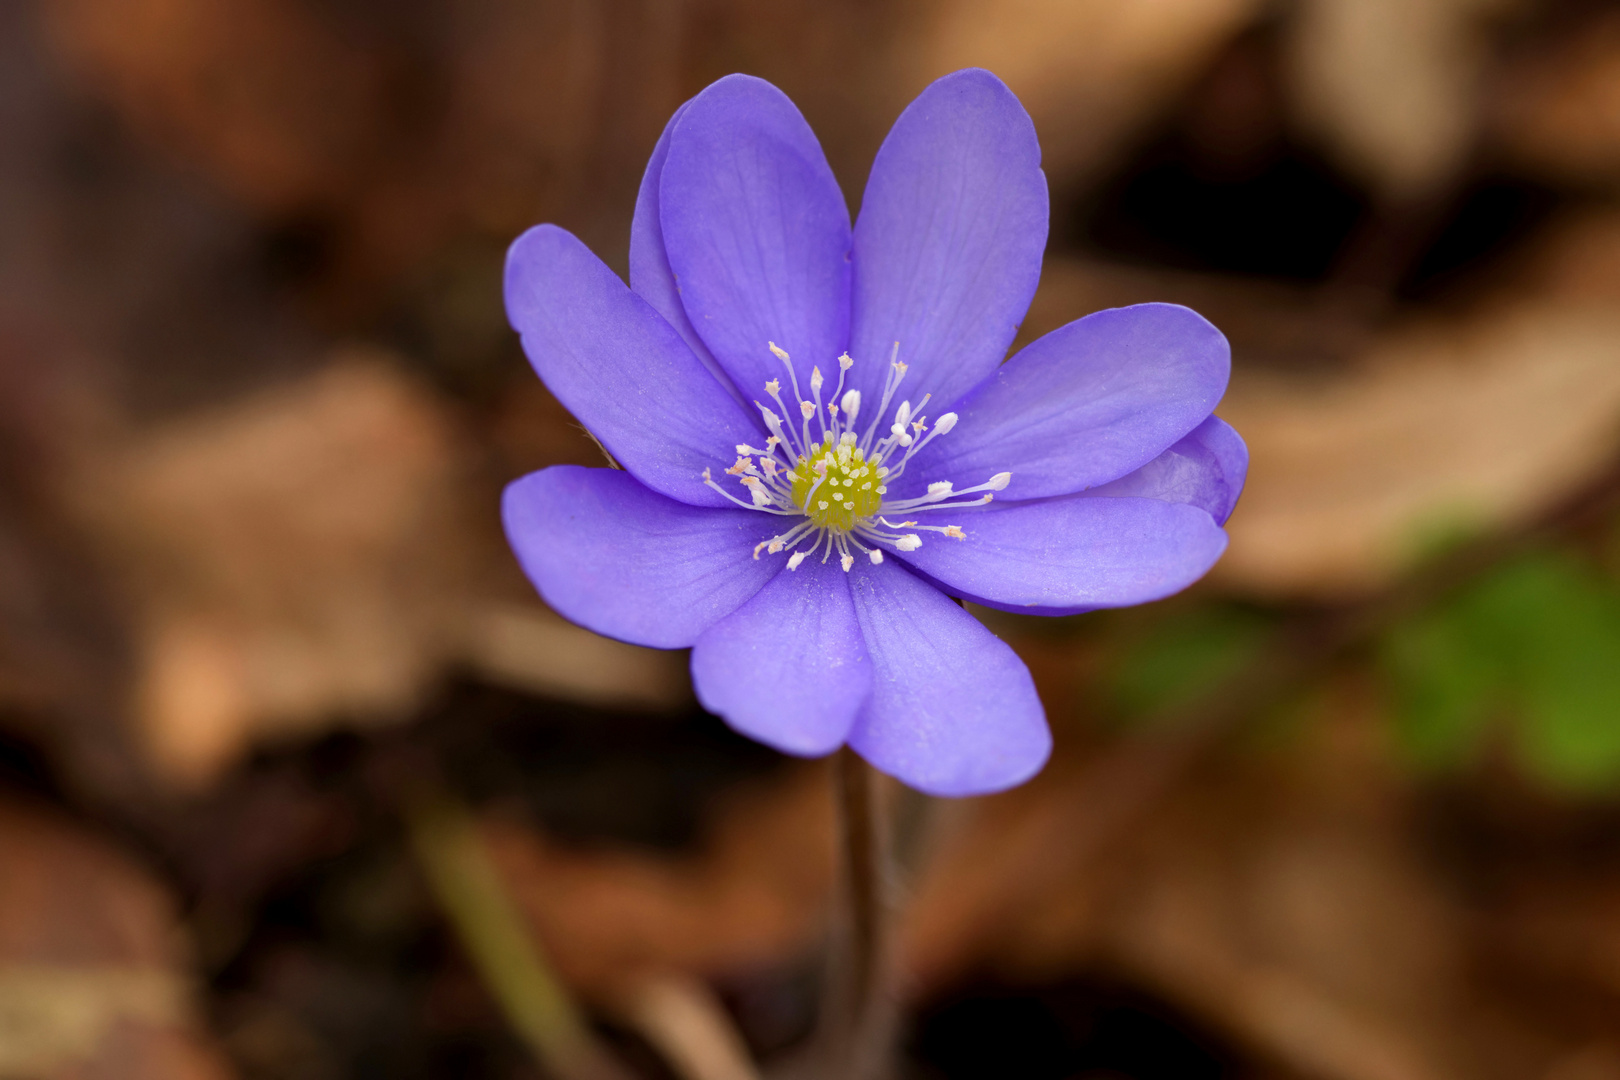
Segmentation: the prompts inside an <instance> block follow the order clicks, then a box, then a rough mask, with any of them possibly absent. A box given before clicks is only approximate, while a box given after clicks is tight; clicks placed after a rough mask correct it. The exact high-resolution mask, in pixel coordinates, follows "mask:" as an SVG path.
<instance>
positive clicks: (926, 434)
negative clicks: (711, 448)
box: [703, 342, 1012, 573]
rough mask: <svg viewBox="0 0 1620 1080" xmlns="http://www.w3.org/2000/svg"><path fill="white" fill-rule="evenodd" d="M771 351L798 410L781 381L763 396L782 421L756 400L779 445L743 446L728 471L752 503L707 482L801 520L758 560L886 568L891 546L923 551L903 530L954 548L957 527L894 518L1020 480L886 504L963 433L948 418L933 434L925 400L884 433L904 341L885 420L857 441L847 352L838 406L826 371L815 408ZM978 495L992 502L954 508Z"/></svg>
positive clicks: (771, 441) (815, 388)
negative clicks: (913, 469) (934, 446)
mask: <svg viewBox="0 0 1620 1080" xmlns="http://www.w3.org/2000/svg"><path fill="white" fill-rule="evenodd" d="M770 349H771V353H772V355H774V356H775V357H776V358H777V359H778V360H780V361H781V362H782V366H783V367H785V368H786V369H787V376H788V390H789V392H790V393H792V395H793V400H794V406H795V407H793V408H789V407H788V405H787V403H786V402H784V401H783V400H782V390H783V387H782V383H781V381H780V380H777V379H772V380H771V381H770V382H768V383H766V384H765V393H766V394H767V395H769V397H770V399H771V400H772V401H773V402H775V403H776V407H777V408H778V409H781V410H782V413H781V414H778V413H777V412H776V411H775V410H773V409H771V408H769V407H768V406H765V405H761V404H760V403H759V402H757V401H756V402H755V403H754V404H755V405H758V406H759V411H760V415H761V416H762V417H763V418H764V420H765V428H766V430H767V431H769V432H770V433H771V437H770V438H768V439H766V440H765V446H764V448H763V449H761V448H759V447H755V446H749V445H748V444H746V443H744V444H742V445H740V446H738V447H737V454H738V457H737V460H736V462H735V463H734V464H733V465H732V466H731V467H730V468H729V469H727V470H726V474H727V475H728V476H734V477H736V478H737V482H738V483H739V484H741V485H742V486H743V490H745V491H746V492H747V493H748V501H747V502H744V501H743V500H742V499H740V498H738V497H737V496H736V495H734V494H732V493H731V492H729V491H727V490H726V489H725V488H723V487H721V486H720V484H719V483H718V482H717V481H716V480H715V479H714V476H713V475H712V473H711V470H709V469H704V470H703V482H704V483H705V484H707V485H708V486H709V487H711V488H713V489H714V490H716V491H718V492H719V493H720V494H722V495H724V496H725V497H726V498H727V499H730V500H731V501H732V502H734V503H736V504H737V505H738V506H741V507H743V508H744V509H747V510H758V511H760V512H761V513H766V514H775V515H777V516H779V517H786V518H792V519H794V523H793V524H792V525H791V526H790V527H789V528H788V529H787V530H785V531H783V532H780V533H777V534H776V535H775V536H772V537H769V538H768V539H765V540H761V541H760V542H759V544H757V545H756V546H755V548H754V558H756V559H757V558H759V554H760V552H761V551H768V552H770V553H771V554H772V555H775V554H777V553H778V552H781V551H792V552H793V554H791V555H789V556H788V563H787V565H788V569H789V570H797V569H798V568H799V566H800V564H802V563H803V562H804V560H805V559H807V558H809V557H810V556H812V555H814V554H816V553H817V552H818V551H819V552H821V561H822V562H826V561H827V560H828V559H830V558H832V556H833V553H834V552H837V554H838V561H839V565H841V566H842V567H843V569H844V572H845V573H848V572H849V569H850V567H852V566H853V565H855V552H856V551H858V552H860V553H862V554H864V555H865V556H866V557H867V558H868V559H869V560H871V561H872V562H873V563H880V562H882V561H883V549H884V548H885V547H889V548H893V549H894V550H896V551H915V550H916V549H917V548H919V547H921V546H922V537H921V536H919V535H917V533H915V532H898V531H896V530H900V529H918V530H926V531H928V532H937V533H940V534H942V535H944V536H947V537H949V538H951V539H952V540H965V539H966V538H967V533H966V532H964V531H963V530H962V529H961V527H960V526H957V525H919V524H918V523H917V522H916V521H910V520H907V521H891V520H889V516H890V515H893V516H896V517H898V516H901V515H904V514H913V513H921V512H925V511H933V510H949V509H953V508H956V507H963V506H983V505H984V504H985V503H987V502H989V501H990V500H991V499H992V498H993V497H994V496H993V495H992V494H991V493H992V492H996V491H1000V490H1002V489H1003V488H1005V487H1006V486H1007V483H1008V481H1010V480H1011V479H1012V473H1006V472H1002V473H997V474H996V475H994V476H992V477H991V478H990V479H989V480H986V481H985V482H984V483H982V484H979V485H978V486H976V487H970V488H962V489H960V490H959V489H957V488H956V487H954V486H953V485H952V484H951V482H950V481H949V480H936V481H934V482H933V483H931V484H929V485H928V488H927V491H926V492H925V493H924V494H922V495H919V496H917V497H915V498H910V499H890V498H888V494H889V485H890V484H891V483H893V482H894V481H895V480H897V479H899V478H900V476H901V474H902V473H904V472H905V471H906V466H907V465H908V464H909V463H910V462H911V459H912V457H913V456H914V455H915V454H916V453H917V452H918V451H919V450H921V449H922V448H923V447H925V446H927V445H928V444H929V443H930V442H932V441H933V440H934V439H936V438H938V437H939V436H941V435H945V434H947V433H949V432H950V430H951V429H952V428H954V427H955V426H956V414H955V413H946V414H945V415H944V416H941V417H940V418H939V419H937V420H935V421H934V424H933V427H932V429H930V428H929V425H928V418H927V417H926V416H924V415H922V410H923V409H924V408H925V407H926V406H927V404H928V398H929V395H926V394H925V395H923V399H922V400H921V401H920V402H918V403H917V407H916V408H915V409H913V408H912V407H911V402H909V401H902V402H901V403H900V404H899V405H898V406H897V407H896V408H895V410H894V414H893V422H892V423H890V424H889V425H888V427H887V429H886V433H884V434H881V435H880V434H879V429H880V428H882V427H883V423H882V420H883V418H884V417H885V415H887V414H888V412H889V402H890V401H891V400H893V398H894V394H895V391H896V390H897V389H899V387H900V380H902V379H904V378H905V377H906V365H905V364H902V363H901V362H900V361H899V359H898V356H899V353H900V343H899V342H896V343H895V346H894V351H895V355H894V356H893V357H890V359H889V375H888V378H887V379H886V380H884V384H883V400H882V402H880V403H879V405H878V408H877V417H876V418H875V419H873V420H872V421H871V423H870V424H868V425H867V427H866V430H865V432H864V433H858V432H859V429H858V428H857V427H856V418H857V417H858V416H859V415H860V413H861V392H860V391H859V390H851V391H849V392H848V393H845V392H844V377H845V375H847V374H848V373H849V369H850V368H851V367H853V366H854V365H855V361H853V360H851V359H850V358H849V354H848V353H845V354H844V355H843V356H840V357H839V358H838V385H837V387H835V388H834V390H833V392H832V398H831V400H829V401H828V402H826V404H823V403H822V400H821V390H822V387H824V386H825V385H826V380H824V379H823V378H822V376H821V369H820V368H812V369H811V371H810V397H809V399H808V400H807V399H806V398H805V397H804V395H802V394H801V393H800V392H799V380H798V376H797V375H795V374H794V371H793V365H792V363H791V362H790V361H789V360H788V354H787V353H785V352H783V351H782V350H781V349H779V348H777V347H776V346H775V345H774V344H771V346H770ZM795 413H797V414H798V422H797V423H796V422H795V419H794V414H795ZM812 422H813V423H814V432H812ZM977 492H984V494H983V495H981V496H979V497H978V498H976V499H967V500H964V501H959V502H957V501H950V500H954V499H956V498H957V496H961V495H973V494H975V493H977ZM823 548H825V550H823ZM851 549H854V550H853V551H852V550H851Z"/></svg>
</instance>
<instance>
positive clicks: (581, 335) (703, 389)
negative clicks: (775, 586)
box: [506, 225, 762, 506]
mask: <svg viewBox="0 0 1620 1080" xmlns="http://www.w3.org/2000/svg"><path fill="white" fill-rule="evenodd" d="M506 311H507V317H508V318H510V319H511V321H512V327H513V328H514V329H515V330H517V331H518V332H519V333H520V334H522V335H523V350H524V352H526V353H528V355H529V361H530V363H532V364H533V365H534V369H535V371H536V372H538V373H539V375H540V378H541V380H542V381H544V382H545V384H546V386H548V387H550V389H551V392H552V393H553V394H556V395H557V400H558V401H560V402H562V403H563V405H564V406H565V407H566V408H567V409H568V411H569V412H571V413H573V414H574V416H575V417H577V418H578V419H579V421H580V423H582V424H584V425H585V426H586V427H587V428H588V429H589V430H590V431H591V433H592V434H593V435H595V436H596V437H597V438H598V439H600V440H601V441H602V445H603V446H605V447H606V448H607V450H608V452H609V453H610V454H612V455H613V457H614V458H615V459H616V460H617V461H618V462H619V463H620V464H622V465H623V466H624V467H625V468H626V469H629V470H630V472H632V473H634V474H635V477H636V479H638V480H640V481H641V482H642V483H644V484H646V485H647V486H648V487H650V488H653V489H654V490H656V491H660V492H662V493H664V494H665V495H668V496H670V497H671V498H674V499H679V500H681V501H682V502H685V503H690V504H692V505H694V506H725V505H728V504H727V503H726V501H725V499H724V498H722V497H721V496H720V494H719V493H718V492H716V491H714V490H712V489H710V488H707V487H705V486H704V485H703V470H704V469H707V468H716V467H718V468H722V469H723V468H725V467H726V466H728V465H729V464H731V462H732V461H733V460H735V458H736V456H737V455H736V446H737V444H738V443H739V442H749V441H752V440H754V439H755V438H757V437H758V435H759V434H760V432H761V431H762V428H761V427H760V425H759V424H758V423H756V420H755V417H754V416H753V415H751V414H749V413H747V412H745V411H743V407H742V405H740V404H738V402H737V401H736V400H735V399H734V398H733V397H732V396H731V395H730V394H729V393H727V392H726V390H725V389H724V388H723V387H721V386H720V384H719V383H717V382H715V380H714V379H713V378H712V377H710V375H709V373H708V372H707V371H705V370H704V369H703V365H702V364H701V363H700V362H699V361H698V358H697V357H695V356H693V355H692V350H691V349H688V348H687V347H686V346H685V345H684V344H683V343H682V342H681V339H680V335H679V334H677V333H676V332H675V331H674V330H673V329H671V328H670V325H669V323H667V322H665V321H664V320H663V319H662V318H661V317H659V314H658V312H656V311H654V310H653V309H652V308H651V307H649V306H648V304H647V302H646V301H645V300H643V299H642V298H641V297H639V296H637V295H636V294H635V293H633V292H631V291H630V290H629V289H627V288H626V287H625V284H624V282H622V281H620V280H619V277H618V275H617V274H615V273H614V272H613V271H612V270H609V269H608V268H607V266H605V265H604V264H603V263H602V260H600V259H598V258H597V257H596V256H595V255H593V254H591V252H590V249H588V248H587V247H586V246H585V245H584V244H582V243H580V242H579V240H578V239H577V238H575V237H574V236H573V235H572V234H570V233H568V232H566V231H565V230H563V229H559V228H557V226H555V225H539V226H536V227H535V228H533V229H530V230H529V231H528V232H526V233H524V234H523V235H522V236H520V237H518V238H517V241H516V242H514V243H513V244H512V249H511V251H510V252H508V253H507V256H506Z"/></svg>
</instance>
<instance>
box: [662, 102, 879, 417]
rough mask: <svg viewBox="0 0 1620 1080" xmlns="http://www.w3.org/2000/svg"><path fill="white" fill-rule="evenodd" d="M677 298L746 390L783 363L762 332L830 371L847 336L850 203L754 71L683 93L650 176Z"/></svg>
mask: <svg viewBox="0 0 1620 1080" xmlns="http://www.w3.org/2000/svg"><path fill="white" fill-rule="evenodd" d="M658 201H659V211H660V216H661V219H662V222H663V232H664V247H665V250H666V251H667V252H668V254H669V264H670V266H671V268H672V269H673V271H674V274H675V280H676V281H678V282H679V283H680V295H681V301H682V304H683V305H684V306H685V308H686V313H687V315H688V316H689V317H690V318H691V320H692V325H693V326H694V327H695V328H696V329H697V332H698V334H699V335H700V336H701V337H702V338H703V340H704V341H705V342H707V343H708V346H709V349H710V351H711V352H713V354H714V357H715V359H716V360H718V361H719V362H720V366H721V367H723V368H725V369H726V371H728V372H730V373H731V377H732V379H733V381H734V382H735V383H736V384H737V389H738V390H739V391H741V392H742V394H743V396H744V397H745V398H748V399H752V398H755V397H758V398H761V399H763V397H764V392H763V389H762V388H763V386H764V385H765V382H766V381H767V380H769V379H772V378H776V377H778V376H780V375H782V374H783V372H782V366H781V364H780V363H778V362H777V360H776V359H775V358H774V357H773V356H772V355H771V353H770V350H769V348H768V347H767V342H771V341H774V342H776V344H777V345H779V346H781V347H782V348H783V349H786V350H787V351H788V352H789V353H790V354H792V356H793V360H794V365H795V367H796V368H797V369H798V371H799V372H800V375H799V378H800V381H801V384H802V383H803V381H804V380H805V379H806V378H807V377H808V373H809V371H810V368H811V366H812V365H820V367H821V370H822V371H823V372H827V371H829V370H830V371H834V372H836V370H837V358H838V354H839V353H841V352H843V350H844V347H845V345H846V344H847V343H848V338H849V246H850V232H849V210H848V209H847V208H846V207H845V206H844V197H843V195H842V194H841V193H840V192H839V190H838V182H837V181H836V180H834V179H833V174H832V169H831V168H829V167H828V165H827V159H826V157H825V156H824V155H823V154H822V152H821V144H820V143H818V142H816V137H815V135H814V133H812V132H811V130H810V126H809V125H808V124H806V123H805V121H804V117H803V116H801V115H800V114H799V110H798V109H796V108H795V107H794V105H793V102H791V101H789V100H788V99H787V95H785V94H783V93H782V91H780V90H778V89H777V88H776V87H774V86H772V85H771V84H770V83H768V82H765V81H764V80H762V79H756V78H753V77H751V76H748V75H728V76H726V77H725V78H724V79H721V80H720V81H719V82H716V83H714V84H713V85H711V86H709V87H708V89H706V90H704V91H703V92H702V93H701V94H699V95H698V96H697V97H695V98H693V99H692V101H691V102H690V104H688V106H687V108H686V112H685V114H684V115H682V116H681V118H680V121H679V122H678V123H677V124H676V125H675V130H674V132H673V133H672V134H671V136H670V141H669V157H668V158H667V159H666V160H665V162H664V169H663V175H662V177H661V179H660V182H659V194H658Z"/></svg>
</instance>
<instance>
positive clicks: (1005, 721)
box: [849, 563, 1052, 795]
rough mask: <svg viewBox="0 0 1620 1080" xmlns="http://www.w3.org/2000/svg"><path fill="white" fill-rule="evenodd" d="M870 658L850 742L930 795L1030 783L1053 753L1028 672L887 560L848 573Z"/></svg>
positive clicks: (954, 607) (957, 609)
mask: <svg viewBox="0 0 1620 1080" xmlns="http://www.w3.org/2000/svg"><path fill="white" fill-rule="evenodd" d="M850 584H851V586H852V591H853V593H854V596H855V611H856V614H857V615H858V616H859V617H860V622H861V633H862V634H863V635H864V636H865V638H866V649H867V652H868V654H869V655H870V656H871V658H872V676H873V679H872V697H871V698H870V700H868V702H867V704H866V707H865V708H864V709H862V710H861V714H860V716H859V718H858V719H857V720H856V721H855V727H854V729H853V730H852V731H851V732H850V735H849V744H850V746H852V747H854V749H855V750H856V751H857V752H859V753H860V755H861V756H862V757H864V758H865V759H866V760H867V761H869V762H871V763H872V764H873V765H874V766H875V767H876V768H878V769H879V770H881V771H882V772H885V773H888V774H889V775H890V776H893V777H896V778H897V779H899V780H902V781H904V782H905V783H907V784H910V785H911V786H912V787H914V788H917V789H918V790H919V791H926V792H928V793H930V794H933V795H981V794H985V793H987V792H991V791H1001V790H1003V789H1006V788H1010V787H1012V786H1014V785H1015V784H1020V783H1023V782H1024V781H1025V780H1027V779H1029V778H1030V777H1031V776H1033V775H1034V774H1035V773H1036V772H1038V771H1039V770H1040V767H1041V766H1042V765H1043V764H1045V762H1046V758H1047V755H1048V754H1050V753H1051V749H1052V734H1051V732H1050V731H1048V730H1047V727H1046V713H1045V711H1044V710H1043V709H1042V708H1041V701H1040V698H1039V697H1038V696H1036V693H1035V683H1034V681H1033V680H1032V679H1031V678H1030V677H1029V669H1028V668H1026V667H1025V666H1024V662H1023V661H1022V660H1020V659H1019V658H1018V655H1017V654H1016V653H1014V652H1013V651H1012V649H1010V648H1008V647H1007V644H1006V643H1005V642H1003V641H1002V640H1001V639H999V638H997V637H996V636H995V635H994V634H992V633H990V631H988V630H986V629H985V628H984V627H983V626H982V625H981V624H980V623H979V621H978V620H977V619H975V618H974V617H973V616H971V615H969V614H968V613H967V612H966V611H963V610H962V609H961V608H960V607H958V606H957V605H956V604H954V603H952V602H951V601H950V600H949V599H948V598H947V597H946V596H945V595H944V594H943V593H941V592H939V591H938V590H937V589H934V588H933V587H932V586H930V585H927V584H925V583H924V582H923V581H921V580H919V579H918V578H916V577H915V576H913V575H912V574H911V573H909V572H908V571H906V570H905V569H903V568H902V567H899V566H896V565H895V564H893V563H884V564H882V565H880V566H870V565H868V566H863V567H860V568H858V569H857V570H856V572H855V573H853V574H852V575H851V581H850Z"/></svg>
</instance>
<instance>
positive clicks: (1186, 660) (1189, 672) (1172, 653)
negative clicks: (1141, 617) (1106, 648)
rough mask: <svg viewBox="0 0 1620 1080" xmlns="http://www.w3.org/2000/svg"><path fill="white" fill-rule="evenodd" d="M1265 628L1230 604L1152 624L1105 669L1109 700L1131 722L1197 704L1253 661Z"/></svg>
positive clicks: (1265, 621)
mask: <svg viewBox="0 0 1620 1080" xmlns="http://www.w3.org/2000/svg"><path fill="white" fill-rule="evenodd" d="M1271 622H1272V620H1271V618H1270V617H1268V616H1267V615H1265V614H1263V613H1261V612H1259V611H1256V610H1254V609H1252V608H1245V607H1238V606H1236V605H1230V604H1222V605H1212V606H1205V607H1198V608H1193V609H1191V610H1188V611H1184V612H1178V613H1177V614H1175V615H1174V616H1171V617H1168V618H1163V619H1159V620H1156V621H1155V622H1153V623H1152V624H1151V625H1150V626H1149V627H1148V628H1146V629H1145V630H1144V631H1141V632H1138V633H1136V634H1132V635H1129V636H1127V638H1126V639H1125V640H1123V641H1122V642H1120V644H1119V650H1120V651H1119V654H1118V656H1117V658H1116V659H1115V661H1114V662H1113V663H1112V664H1110V665H1108V668H1107V671H1108V677H1107V685H1106V692H1107V694H1108V697H1109V700H1110V701H1111V703H1112V704H1113V705H1114V707H1115V709H1116V710H1117V711H1118V713H1119V714H1120V715H1121V716H1122V717H1123V718H1124V719H1126V720H1127V721H1136V720H1146V719H1149V718H1152V717H1154V716H1157V715H1159V714H1161V713H1163V712H1165V711H1167V710H1170V709H1174V708H1177V707H1179V706H1182V705H1185V704H1187V703H1188V702H1190V701H1193V700H1195V699H1197V698H1200V697H1202V696H1204V695H1205V694H1208V693H1210V692H1212V691H1214V690H1215V689H1216V688H1217V687H1218V686H1219V685H1220V683H1221V681H1222V680H1223V679H1225V678H1227V677H1228V676H1229V675H1231V674H1232V673H1233V672H1235V671H1237V670H1238V669H1239V668H1240V667H1242V666H1243V665H1244V664H1246V663H1247V662H1248V661H1249V660H1250V659H1252V658H1253V656H1254V653H1255V650H1256V649H1257V648H1258V647H1259V646H1260V644H1261V642H1263V641H1264V640H1265V638H1266V636H1267V631H1268V630H1269V629H1270V627H1271Z"/></svg>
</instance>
